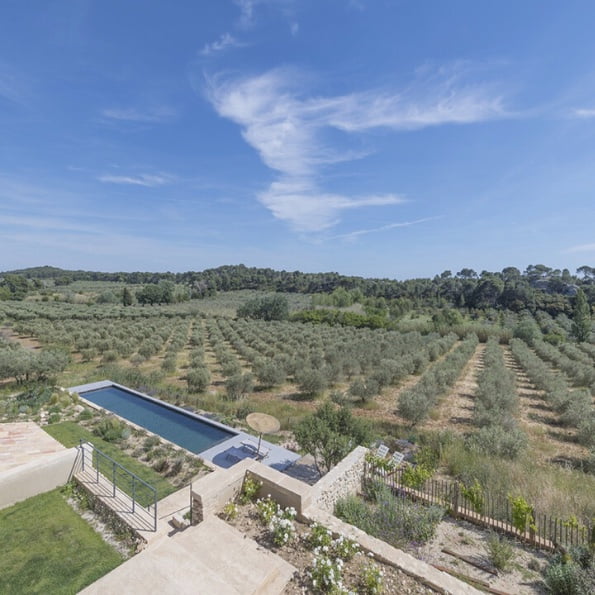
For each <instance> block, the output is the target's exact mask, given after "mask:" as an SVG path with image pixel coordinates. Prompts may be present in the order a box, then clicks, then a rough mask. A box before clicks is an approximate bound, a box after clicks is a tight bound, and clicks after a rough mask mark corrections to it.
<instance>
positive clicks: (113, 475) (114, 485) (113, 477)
mask: <svg viewBox="0 0 595 595" xmlns="http://www.w3.org/2000/svg"><path fill="white" fill-rule="evenodd" d="M112 484H113V485H112V487H113V493H114V498H115V497H116V462H115V461H114V462H113V463H112Z"/></svg>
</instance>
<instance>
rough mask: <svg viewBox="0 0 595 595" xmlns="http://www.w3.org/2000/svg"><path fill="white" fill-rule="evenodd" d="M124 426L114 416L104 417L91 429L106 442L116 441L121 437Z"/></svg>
mask: <svg viewBox="0 0 595 595" xmlns="http://www.w3.org/2000/svg"><path fill="white" fill-rule="evenodd" d="M126 429H127V428H126V426H125V425H124V424H123V423H122V422H121V421H120V420H118V419H116V418H115V417H104V418H103V419H102V420H101V421H100V422H99V423H98V424H97V425H96V426H95V429H94V430H93V431H94V433H95V434H96V435H97V436H99V437H100V438H103V439H104V440H105V441H106V442H117V441H118V440H121V439H122V435H123V433H124V430H126Z"/></svg>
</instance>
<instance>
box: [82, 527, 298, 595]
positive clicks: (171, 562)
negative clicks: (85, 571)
mask: <svg viewBox="0 0 595 595" xmlns="http://www.w3.org/2000/svg"><path fill="white" fill-rule="evenodd" d="M295 570H296V569H295V568H294V567H293V566H291V565H290V564H288V563H287V562H285V560H282V559H281V558H280V557H279V556H277V555H276V554H273V553H272V552H270V551H268V550H265V549H263V548H261V547H260V546H259V545H258V544H257V543H256V542H254V541H252V540H251V539H246V538H245V537H244V535H243V534H241V533H239V532H238V531H237V530H236V529H234V528H233V527H231V526H230V525H228V524H227V523H225V522H224V521H222V520H220V519H218V518H217V517H208V518H206V519H205V520H204V521H203V522H202V523H200V524H199V525H196V526H194V527H188V528H187V529H185V530H184V531H178V532H175V533H174V534H172V535H171V536H169V538H163V539H160V540H158V541H157V542H155V543H154V544H153V545H149V546H148V547H147V548H146V549H145V550H144V551H142V552H141V553H140V554H137V555H136V556H134V557H133V558H131V559H130V560H128V561H126V562H124V564H122V565H120V566H118V567H117V568H116V569H114V570H112V572H110V573H109V574H106V575H105V576H104V577H102V578H100V579H99V580H98V581H96V582H95V583H93V584H92V585H90V586H89V587H87V588H86V589H84V590H83V591H81V593H82V594H84V595H100V594H106V595H107V594H109V595H111V594H112V593H119V594H128V593H130V594H134V593H159V594H160V595H170V594H171V595H185V594H188V595H214V594H216V595H249V594H250V595H253V594H255V593H261V594H265V593H266V594H267V595H276V594H280V593H282V592H283V590H284V588H285V586H286V585H287V583H288V582H289V580H290V579H291V577H292V576H293V573H294V572H295Z"/></svg>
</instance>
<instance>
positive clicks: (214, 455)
mask: <svg viewBox="0 0 595 595" xmlns="http://www.w3.org/2000/svg"><path fill="white" fill-rule="evenodd" d="M110 386H114V387H117V388H120V389H123V390H126V391H128V392H130V393H133V394H136V395H138V396H139V397H141V398H144V399H149V400H151V401H154V402H158V403H159V404H162V405H165V406H166V407H168V408H170V409H172V410H174V411H178V412H180V413H183V414H184V415H187V416H190V417H194V418H196V419H197V420H198V421H201V422H204V423H208V424H211V425H213V426H215V427H218V428H221V429H223V430H225V431H226V432H230V433H231V434H232V435H231V436H230V438H228V439H227V440H223V441H222V442H220V443H218V444H215V445H214V446H212V447H210V448H209V449H207V450H204V451H202V452H200V453H196V454H198V455H199V456H200V457H201V458H202V459H204V460H205V461H208V462H210V463H213V464H215V465H217V466H218V467H223V468H225V469H228V468H229V467H231V466H233V465H235V464H236V463H238V462H239V461H242V460H244V459H250V458H255V455H254V453H252V452H250V450H247V449H246V448H244V447H243V443H245V442H251V443H254V444H258V437H255V436H252V435H251V434H248V433H246V432H243V431H241V430H235V429H234V428H230V427H229V426H226V425H224V424H221V423H219V422H217V421H215V420H213V419H209V418H208V417H205V416H204V415H198V414H196V413H193V412H191V411H187V410H185V409H182V408H181V407H176V406H175V405H171V404H170V403H166V402H165V401H160V400H159V399H156V398H154V397H151V396H149V395H145V394H143V393H141V392H138V391H135V390H132V389H130V388H128V387H126V386H122V385H120V384H117V383H116V382H112V381H111V380H102V381H99V382H91V383H89V384H82V385H79V386H72V387H70V388H69V389H68V390H69V391H70V392H75V393H78V394H79V395H81V393H85V392H89V391H93V390H97V389H100V388H108V387H110ZM81 399H82V400H83V401H85V403H86V404H88V405H89V406H90V407H93V408H95V409H102V408H101V407H98V406H97V405H96V404H94V403H91V402H90V401H87V400H86V399H85V398H84V394H83V395H82V396H81ZM105 411H107V410H105ZM108 413H111V412H109V411H108ZM126 422H127V423H130V424H132V425H136V424H134V423H133V422H131V421H130V420H126ZM137 427H140V426H137ZM142 429H145V430H146V428H142ZM146 431H148V430H146ZM260 450H261V452H266V453H267V454H266V456H265V457H264V458H263V459H261V460H260V462H261V463H262V464H263V465H267V466H268V467H272V468H273V469H277V471H283V470H284V469H286V468H287V467H289V466H290V465H292V464H293V463H295V462H296V461H297V460H298V459H300V455H299V454H297V453H295V452H292V451H290V450H287V449H286V448H282V447H281V446H278V445H276V444H272V443H271V442H267V441H266V440H262V443H261V448H260Z"/></svg>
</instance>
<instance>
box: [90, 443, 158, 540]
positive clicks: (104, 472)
mask: <svg viewBox="0 0 595 595" xmlns="http://www.w3.org/2000/svg"><path fill="white" fill-rule="evenodd" d="M80 451H81V453H82V454H81V471H82V473H83V474H85V475H87V476H88V475H91V476H93V475H94V476H95V484H96V485H97V486H98V487H99V486H100V485H101V486H102V488H103V490H100V491H99V493H100V494H101V495H104V496H111V497H112V498H114V499H116V498H118V504H119V512H124V513H128V514H133V515H135V514H136V515H142V516H145V517H147V520H148V521H150V524H151V525H152V528H151V529H150V530H152V531H156V530H157V490H156V489H155V488H154V487H153V486H151V485H149V484H148V483H147V482H146V481H144V480H143V479H141V478H140V477H139V476H138V475H135V474H134V473H132V471H129V470H128V469H126V467H124V466H122V465H121V464H120V463H118V462H117V461H115V460H114V459H112V458H111V457H110V456H109V455H107V454H105V453H104V452H102V451H100V450H99V449H97V448H95V446H94V445H93V444H91V443H90V442H83V441H82V440H81V443H80ZM107 492H109V493H107ZM122 495H126V496H128V498H126V497H122ZM128 501H129V502H128ZM123 503H126V504H124V506H126V509H125V510H123V509H122V505H123ZM128 508H129V509H128Z"/></svg>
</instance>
